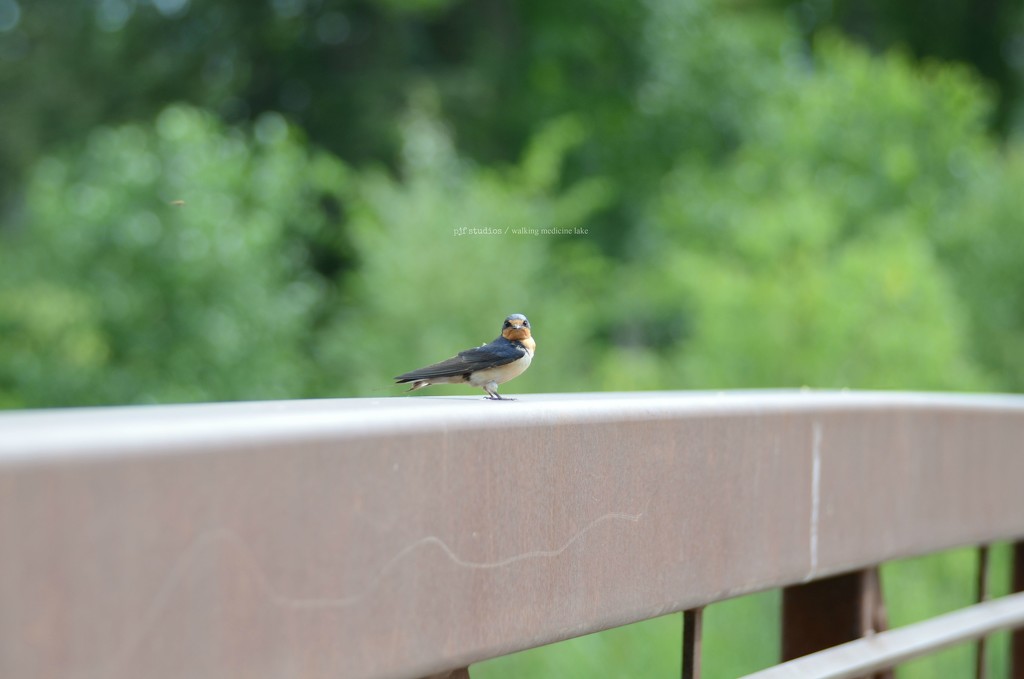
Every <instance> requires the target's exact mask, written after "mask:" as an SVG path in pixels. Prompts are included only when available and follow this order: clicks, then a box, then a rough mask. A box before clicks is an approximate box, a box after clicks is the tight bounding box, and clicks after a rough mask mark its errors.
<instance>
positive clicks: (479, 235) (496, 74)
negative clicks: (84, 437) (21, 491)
mask: <svg viewBox="0 0 1024 679" xmlns="http://www.w3.org/2000/svg"><path fill="white" fill-rule="evenodd" d="M1022 83H1024V3H1022V2H1021V1H1020V0H983V1H982V0H942V1H939V2H936V1H931V2H925V1H923V0H907V1H905V2H895V3H894V2H889V1H888V0H803V1H800V2H797V1H791V0H774V1H772V0H760V1H757V0H717V1H716V0H646V1H645V2H630V1H627V0H586V1H584V0H560V1H558V2H546V1H539V0H530V1H523V2H515V1H514V0H362V1H354V0H351V1H343V0H216V1H214V0H77V1H73V2H72V1H69V0H0V408H6V409H13V408H38V407H58V406H85V405H104V404H145V403H167V402H195V401H214V400H235V399H274V398H306V397H328V396H390V395H397V394H399V393H401V392H400V388H398V387H394V386H391V384H390V377H391V376H392V375H396V374H398V373H401V372H404V371H406V370H409V369H411V368H414V367H418V366H419V365H422V364H424V363H428V362H433V361H436V360H439V359H442V358H445V357H447V356H449V355H451V353H453V352H454V351H455V350H457V349H461V348H464V347H466V346H469V345H471V344H473V343H482V342H485V341H489V340H490V339H492V338H493V337H494V336H496V335H497V332H498V329H499V327H500V323H501V320H502V319H503V318H504V316H505V315H506V314H508V313H513V312H522V313H526V314H528V315H529V317H530V319H531V323H532V325H533V327H534V330H535V335H536V337H537V339H538V343H539V351H538V354H537V359H536V360H535V362H534V366H533V368H532V369H531V370H530V371H529V372H527V373H526V374H525V375H524V376H522V377H520V378H519V379H518V380H516V382H514V383H512V384H511V385H509V386H508V387H506V391H509V392H510V393H511V392H531V391H584V390H593V391H601V390H636V389H727V388H752V387H810V388H851V389H854V388H856V389H915V390H971V391H1021V390H1022V389H1024V266H1022V264H1024V258H1022V255H1024V205H1022V192H1021V190H1022V188H1024V142H1022V136H1021V133H1022V131H1024V108H1022V101H1021V98H1020V95H1021V86H1022ZM473 230H476V231H477V232H476V233H474V232H473ZM543 230H549V231H550V230H557V231H556V232H555V233H544V232H543ZM441 389H445V388H443V387H442V388H441ZM448 389H449V391H458V389H457V388H448ZM464 391H465V390H464ZM466 393H469V392H468V391H466ZM994 561H995V564H996V568H997V575H998V573H1000V572H1003V571H1005V567H1006V563H1005V561H1006V554H1005V550H1004V549H999V550H997V552H996V555H995V560H994ZM974 568H975V559H974V555H973V553H972V552H969V551H962V550H961V551H958V552H955V553H950V554H945V555H939V556H936V557H930V558H928V559H924V560H914V561H911V562H906V563H901V564H893V565H891V566H887V567H886V571H885V573H884V577H885V587H886V594H887V596H888V597H889V600H890V613H891V615H892V617H893V621H894V622H896V623H901V622H906V621H909V620H913V619H919V618H922V617H925V616H927V615H933V614H935V613H937V612H939V611H942V610H949V609H952V608H954V607H956V606H960V605H965V604H966V603H969V602H970V601H971V598H972V596H973V592H972V588H973V577H974ZM998 582H1000V581H999V580H998V579H997V585H996V589H997V591H998V589H999V585H998ZM777 609H778V595H777V594H773V593H767V594H762V595H756V596H754V597H748V598H744V599H740V600H736V601H732V602H727V603H724V604H720V605H718V606H715V607H712V608H711V609H710V611H709V613H708V619H707V631H706V634H707V640H706V645H705V673H706V676H710V677H719V676H721V677H725V676H734V675H736V674H738V673H740V672H742V671H748V670H752V669H756V668H757V667H760V666H764V665H768V664H770V663H771V662H773V660H774V656H775V648H776V644H777V634H778V631H777V627H776V626H775V624H774V619H775V618H776V617H777ZM678 638H679V619H678V617H673V618H666V619H664V620H655V621H650V622H648V623H644V624H642V625H640V626H635V627H630V628H625V629H622V630H616V631H614V632H610V633H607V634H603V635H597V636H593V637H587V638H584V639H580V640H577V641H575V642H569V643H567V644H562V645H557V646H554V647H551V648H547V649H539V650H537V651H532V652H529V653H526V654H521V655H517V656H512V657H509V658H505V659H500V660H497V661H493V662H491V663H488V664H485V665H482V666H481V667H479V668H478V669H477V670H476V671H478V672H479V673H480V676H483V677H518V676H527V675H529V674H531V673H534V672H538V673H543V672H546V673H548V674H547V676H558V677H576V676H579V677H601V676H607V677H619V676H622V677H631V676H665V677H668V676H674V675H675V673H676V672H677V669H675V668H677V667H678V646H679V643H678ZM991 653H992V654H993V662H994V663H995V664H996V666H997V667H998V666H999V665H1000V664H1001V663H1004V662H1005V639H1001V640H1000V639H997V643H995V644H993V645H992V646H991ZM971 663H972V659H971V650H970V649H969V648H959V649H954V650H952V651H949V652H947V653H943V654H940V655H938V656H935V657H934V658H931V659H928V660H924V661H918V662H917V663H913V664H911V665H910V666H908V667H907V668H906V669H905V670H904V671H903V673H902V675H903V676H905V677H930V676H966V674H967V673H968V672H969V670H970V668H971V667H972V664H971Z"/></svg>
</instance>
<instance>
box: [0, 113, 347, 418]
mask: <svg viewBox="0 0 1024 679" xmlns="http://www.w3.org/2000/svg"><path fill="white" fill-rule="evenodd" d="M346 181H347V180H346V171H345V170H344V168H343V167H342V166H341V165H340V164H339V163H338V162H337V161H335V160H333V159H331V158H330V157H328V156H326V155H324V154H320V153H314V154H310V153H309V152H307V151H306V149H305V146H304V144H303V143H302V141H301V139H300V138H299V137H298V136H297V135H296V133H295V132H294V131H293V130H289V128H288V126H287V124H286V123H285V121H284V120H283V119H282V118H281V117H280V116H278V115H275V114H266V115H264V116H262V117H261V118H259V119H258V120H257V122H256V124H255V126H254V132H253V134H252V136H251V137H250V136H248V135H243V134H241V133H239V132H238V131H236V130H229V131H225V130H223V129H221V127H220V125H219V124H218V123H217V122H216V121H215V120H214V119H213V118H212V116H210V115H209V114H205V113H202V112H199V111H197V110H195V109H189V108H185V107H180V106H176V107H171V108H168V109H166V110H164V111H163V112H162V113H161V114H160V115H159V117H158V119H157V122H156V125H155V126H154V127H141V126H136V125H127V126H123V127H118V128H98V129H97V130H95V131H94V132H93V133H92V134H90V135H89V137H88V140H87V142H86V144H85V145H84V148H82V149H81V151H80V152H79V153H76V154H73V155H72V154H69V155H67V156H63V157H49V158H45V159H43V160H42V161H40V163H38V165H37V167H36V170H35V172H34V173H33V177H32V181H31V184H30V186H29V190H28V195H27V201H26V220H25V223H24V225H23V228H20V229H18V230H17V231H15V232H13V233H7V234H4V235H5V238H4V239H3V247H2V248H0V329H2V335H0V336H2V341H3V349H4V350H3V351H0V404H2V405H4V406H7V407H10V406H15V407H17V406H54V405H86V404H99V403H138V402H150V401H171V402H173V401H198V400H218V399H219V400H224V399H251V398H274V397H286V396H294V395H296V394H299V393H302V390H303V389H304V388H306V386H307V384H308V382H309V379H310V375H311V374H313V373H314V372H315V368H314V367H313V366H312V365H310V363H309V357H308V350H307V347H306V343H307V342H308V341H309V337H310V336H309V330H310V328H311V326H312V325H314V324H315V323H316V322H317V319H318V317H319V315H320V314H322V313H323V309H322V307H321V305H322V303H323V301H324V300H325V299H326V298H327V296H328V293H329V291H330V289H331V280H330V277H329V276H325V275H324V274H325V273H327V274H330V273H333V271H332V268H333V267H336V266H337V262H336V260H337V257H338V256H339V255H337V254H334V253H339V252H344V247H343V246H342V245H339V244H338V243H337V242H335V241H334V239H336V238H337V237H338V234H339V233H340V231H339V230H337V229H333V230H330V231H329V230H328V227H330V226H331V225H332V224H333V223H335V222H336V220H337V219H338V209H337V206H339V205H340V197H339V191H340V188H341V187H344V185H345V182H346ZM332 206H333V207H332ZM322 252H325V253H332V254H330V255H329V256H328V255H322V254H320V253H322ZM332 262H333V264H332ZM318 265H319V266H318Z"/></svg>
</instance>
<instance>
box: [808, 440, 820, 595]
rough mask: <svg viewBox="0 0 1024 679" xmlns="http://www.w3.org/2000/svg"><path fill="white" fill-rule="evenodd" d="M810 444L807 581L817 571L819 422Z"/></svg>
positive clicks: (811, 578) (812, 577)
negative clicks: (809, 554)
mask: <svg viewBox="0 0 1024 679" xmlns="http://www.w3.org/2000/svg"><path fill="white" fill-rule="evenodd" d="M812 430H813V432H814V433H813V439H812V444H811V536H810V550H811V571H810V573H808V574H807V578H806V580H807V581H810V580H813V579H814V576H815V575H816V574H817V572H818V520H819V518H820V516H821V422H815V423H814V425H813V427H812Z"/></svg>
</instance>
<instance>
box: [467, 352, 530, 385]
mask: <svg viewBox="0 0 1024 679" xmlns="http://www.w3.org/2000/svg"><path fill="white" fill-rule="evenodd" d="M532 360H533V354H532V353H530V352H526V355H525V356H523V357H522V358H520V359H518V360H516V361H512V362H511V363H506V364H505V365H499V366H498V367H497V368H488V369H487V370H478V371H476V372H475V373H473V374H472V375H471V376H470V378H469V383H470V384H472V385H473V386H474V387H482V386H484V385H485V384H487V383H488V382H494V383H495V384H503V383H505V382H508V381H509V380H510V379H512V378H513V377H519V376H520V375H522V374H523V372H524V371H525V370H526V369H527V368H529V367H530V361H532Z"/></svg>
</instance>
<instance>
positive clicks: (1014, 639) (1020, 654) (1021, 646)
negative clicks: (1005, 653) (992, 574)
mask: <svg viewBox="0 0 1024 679" xmlns="http://www.w3.org/2000/svg"><path fill="white" fill-rule="evenodd" d="M1010 589H1011V590H1012V591H1014V592H1024V540H1021V541H1019V542H1015V543H1014V545H1013V582H1012V583H1011V585H1010ZM1010 639H1011V642H1010V678H1011V679H1024V629H1016V630H1014V631H1013V634H1012V635H1011V637H1010Z"/></svg>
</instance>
